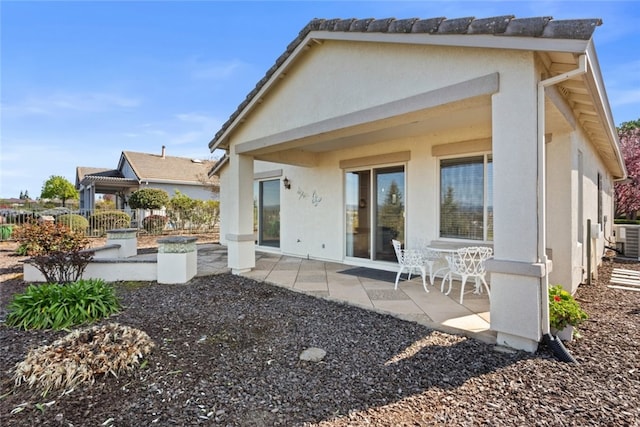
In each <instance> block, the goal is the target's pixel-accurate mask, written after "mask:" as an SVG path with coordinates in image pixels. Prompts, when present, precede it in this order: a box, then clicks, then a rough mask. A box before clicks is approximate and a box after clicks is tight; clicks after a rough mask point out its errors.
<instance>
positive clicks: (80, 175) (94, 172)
mask: <svg viewBox="0 0 640 427" xmlns="http://www.w3.org/2000/svg"><path fill="white" fill-rule="evenodd" d="M85 178H90V179H95V180H97V179H108V178H124V177H123V176H122V174H121V173H120V171H119V170H116V169H107V168H94V167H87V166H78V167H77V168H76V187H78V186H79V185H80V183H82V181H83V180H84V179H85Z"/></svg>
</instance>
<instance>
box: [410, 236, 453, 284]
mask: <svg viewBox="0 0 640 427" xmlns="http://www.w3.org/2000/svg"><path fill="white" fill-rule="evenodd" d="M415 246H416V247H418V248H419V249H420V251H421V252H422V256H423V258H424V259H423V261H424V265H425V267H426V268H427V269H428V270H429V283H430V284H431V286H433V285H435V280H436V277H437V276H438V274H442V277H443V278H444V275H445V274H446V272H447V271H448V270H449V266H448V265H447V260H446V258H445V255H446V254H447V251H443V250H439V249H436V248H433V247H431V246H429V242H428V241H426V240H424V239H417V240H416V244H415Z"/></svg>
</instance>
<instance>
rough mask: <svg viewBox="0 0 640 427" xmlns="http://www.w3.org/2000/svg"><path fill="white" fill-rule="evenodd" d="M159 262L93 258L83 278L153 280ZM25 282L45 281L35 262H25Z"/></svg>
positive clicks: (106, 280) (109, 280)
mask: <svg viewBox="0 0 640 427" xmlns="http://www.w3.org/2000/svg"><path fill="white" fill-rule="evenodd" d="M157 267H158V262H157V260H156V259H155V258H153V259H135V258H127V259H101V258H98V259H95V258H94V259H93V260H92V261H91V262H90V263H89V265H87V268H86V269H85V271H84V273H83V274H82V278H83V279H102V280H104V281H105V282H119V281H126V280H133V281H141V282H147V281H149V282H153V281H155V280H157V278H158V268H157ZM24 281H25V282H32V283H36V282H45V281H46V280H45V278H44V276H43V274H42V273H41V272H40V270H38V269H37V268H36V267H35V266H34V265H33V264H31V263H29V262H25V263H24Z"/></svg>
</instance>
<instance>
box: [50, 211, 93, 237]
mask: <svg viewBox="0 0 640 427" xmlns="http://www.w3.org/2000/svg"><path fill="white" fill-rule="evenodd" d="M56 223H57V224H64V225H66V226H67V227H69V228H70V229H71V230H73V231H77V232H81V233H86V232H87V228H89V220H88V219H87V218H85V217H83V216H82V215H77V214H64V215H60V216H58V217H57V218H56Z"/></svg>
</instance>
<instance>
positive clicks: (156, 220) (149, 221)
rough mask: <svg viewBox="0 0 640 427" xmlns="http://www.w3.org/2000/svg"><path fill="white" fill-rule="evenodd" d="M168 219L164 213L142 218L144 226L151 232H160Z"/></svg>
mask: <svg viewBox="0 0 640 427" xmlns="http://www.w3.org/2000/svg"><path fill="white" fill-rule="evenodd" d="M168 221H169V218H167V217H166V216H164V215H149V216H147V217H145V218H144V219H143V220H142V226H143V227H144V229H145V230H146V231H147V233H149V234H160V233H162V230H164V227H165V226H166V225H167V222H168Z"/></svg>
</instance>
